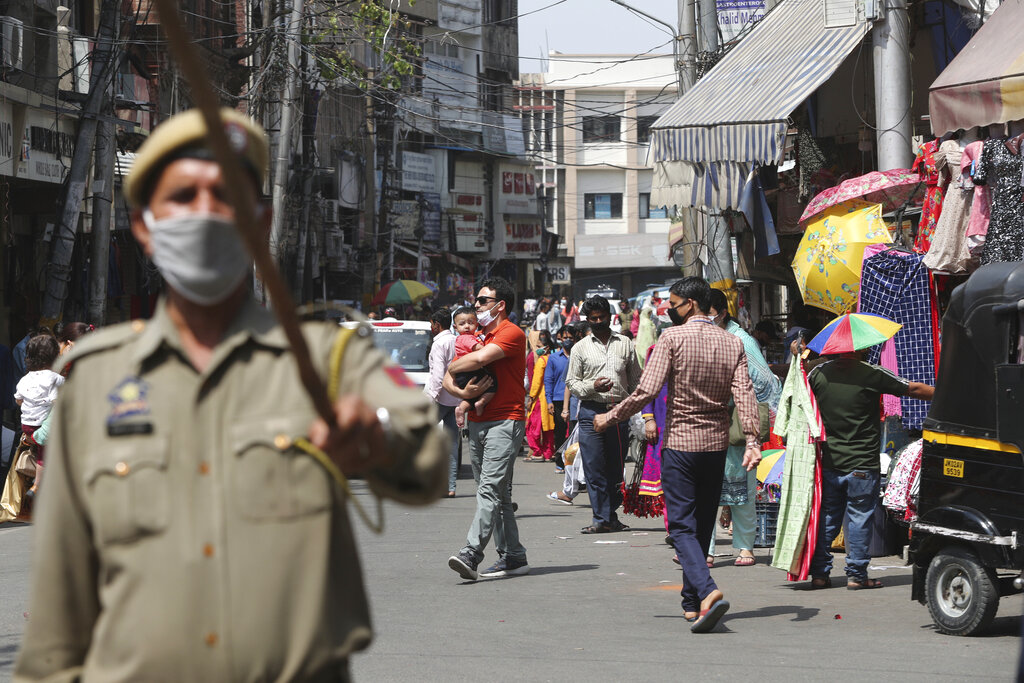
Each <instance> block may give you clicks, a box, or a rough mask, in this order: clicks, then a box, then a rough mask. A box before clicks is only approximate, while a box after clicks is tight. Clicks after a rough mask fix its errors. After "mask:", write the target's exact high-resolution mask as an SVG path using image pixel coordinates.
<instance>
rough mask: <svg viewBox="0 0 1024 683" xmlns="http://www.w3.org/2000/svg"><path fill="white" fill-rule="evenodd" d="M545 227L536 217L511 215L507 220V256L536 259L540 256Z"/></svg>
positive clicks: (505, 250)
mask: <svg viewBox="0 0 1024 683" xmlns="http://www.w3.org/2000/svg"><path fill="white" fill-rule="evenodd" d="M543 232H544V229H543V228H542V227H541V225H540V223H539V222H538V221H536V220H534V219H530V218H527V217H524V218H522V219H516V218H512V217H509V218H507V219H506V221H505V249H504V252H505V253H504V256H505V258H513V259H535V258H538V257H540V245H541V235H542V234H543Z"/></svg>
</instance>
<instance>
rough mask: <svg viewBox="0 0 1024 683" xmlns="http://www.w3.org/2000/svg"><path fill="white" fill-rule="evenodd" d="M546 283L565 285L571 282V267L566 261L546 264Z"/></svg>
mask: <svg viewBox="0 0 1024 683" xmlns="http://www.w3.org/2000/svg"><path fill="white" fill-rule="evenodd" d="M547 279H548V282H550V283H551V284H553V285H567V284H569V283H570V282H571V281H572V265H571V264H570V263H569V262H568V261H555V262H552V263H549V264H548V278H547Z"/></svg>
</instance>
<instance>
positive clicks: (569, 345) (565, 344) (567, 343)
mask: <svg viewBox="0 0 1024 683" xmlns="http://www.w3.org/2000/svg"><path fill="white" fill-rule="evenodd" d="M562 348H563V349H565V350H566V351H568V350H569V349H571V348H572V340H571V339H563V340H562Z"/></svg>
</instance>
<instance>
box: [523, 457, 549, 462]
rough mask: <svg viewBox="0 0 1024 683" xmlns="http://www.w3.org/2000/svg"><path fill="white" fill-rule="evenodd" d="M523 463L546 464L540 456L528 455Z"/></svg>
mask: <svg viewBox="0 0 1024 683" xmlns="http://www.w3.org/2000/svg"><path fill="white" fill-rule="evenodd" d="M523 462H545V460H544V458H542V457H540V456H539V455H528V456H526V457H525V458H523Z"/></svg>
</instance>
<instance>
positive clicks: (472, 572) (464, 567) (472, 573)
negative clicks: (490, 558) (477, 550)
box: [448, 550, 480, 581]
mask: <svg viewBox="0 0 1024 683" xmlns="http://www.w3.org/2000/svg"><path fill="white" fill-rule="evenodd" d="M448 566H449V567H451V568H452V569H454V570H455V571H456V572H458V574H459V576H461V577H462V578H464V579H465V580H466V581H476V578H477V576H479V574H477V571H476V568H477V567H478V566H480V560H478V559H476V558H475V557H473V555H472V553H470V552H469V551H468V550H460V551H459V554H458V555H452V556H451V557H449V558H448Z"/></svg>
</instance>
